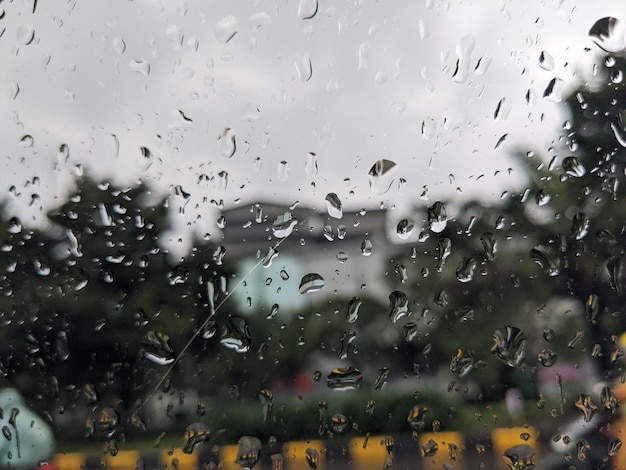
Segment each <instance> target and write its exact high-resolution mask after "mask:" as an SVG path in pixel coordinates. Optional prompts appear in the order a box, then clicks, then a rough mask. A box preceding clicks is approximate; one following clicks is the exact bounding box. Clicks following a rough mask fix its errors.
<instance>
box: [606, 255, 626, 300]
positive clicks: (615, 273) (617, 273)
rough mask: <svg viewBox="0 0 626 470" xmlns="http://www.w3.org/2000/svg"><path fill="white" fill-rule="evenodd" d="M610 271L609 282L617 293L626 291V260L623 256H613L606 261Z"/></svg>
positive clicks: (620, 293)
mask: <svg viewBox="0 0 626 470" xmlns="http://www.w3.org/2000/svg"><path fill="white" fill-rule="evenodd" d="M606 269H607V271H608V273H609V282H610V284H611V287H612V288H613V290H614V291H615V292H616V293H617V295H622V294H623V293H624V282H623V279H624V262H623V261H622V257H621V256H613V257H611V258H609V260H608V261H607V263H606Z"/></svg>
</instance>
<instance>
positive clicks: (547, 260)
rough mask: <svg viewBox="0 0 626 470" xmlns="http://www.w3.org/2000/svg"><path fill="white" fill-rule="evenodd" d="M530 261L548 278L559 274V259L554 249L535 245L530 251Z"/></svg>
mask: <svg viewBox="0 0 626 470" xmlns="http://www.w3.org/2000/svg"><path fill="white" fill-rule="evenodd" d="M530 257H531V259H532V260H533V261H534V262H535V263H537V264H538V265H539V266H541V269H543V271H544V272H545V273H546V274H547V275H548V276H550V277H554V276H558V275H559V274H560V273H561V258H560V256H559V254H558V252H557V251H556V249H555V248H554V247H551V246H546V245H537V246H536V247H534V248H533V249H532V250H530Z"/></svg>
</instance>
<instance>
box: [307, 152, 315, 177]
mask: <svg viewBox="0 0 626 470" xmlns="http://www.w3.org/2000/svg"><path fill="white" fill-rule="evenodd" d="M304 170H305V171H306V175H307V176H308V177H309V178H314V177H315V176H317V170H318V169H317V155H316V154H314V153H313V152H309V153H307V154H306V160H305V162H304Z"/></svg>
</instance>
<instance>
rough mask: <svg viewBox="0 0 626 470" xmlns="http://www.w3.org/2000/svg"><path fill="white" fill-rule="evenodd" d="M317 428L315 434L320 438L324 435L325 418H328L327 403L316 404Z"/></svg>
mask: <svg viewBox="0 0 626 470" xmlns="http://www.w3.org/2000/svg"><path fill="white" fill-rule="evenodd" d="M317 415H318V427H317V433H318V434H319V435H320V436H323V435H324V434H326V418H327V416H328V403H326V402H325V401H320V402H318V403H317Z"/></svg>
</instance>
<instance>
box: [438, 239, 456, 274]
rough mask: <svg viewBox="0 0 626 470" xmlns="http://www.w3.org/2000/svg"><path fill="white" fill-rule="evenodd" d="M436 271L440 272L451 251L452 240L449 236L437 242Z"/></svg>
mask: <svg viewBox="0 0 626 470" xmlns="http://www.w3.org/2000/svg"><path fill="white" fill-rule="evenodd" d="M436 250H437V272H441V271H442V270H443V265H444V263H445V262H446V259H447V258H448V256H450V253H451V252H452V242H451V241H450V239H449V238H442V239H441V240H439V242H438V243H437V247H436Z"/></svg>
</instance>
